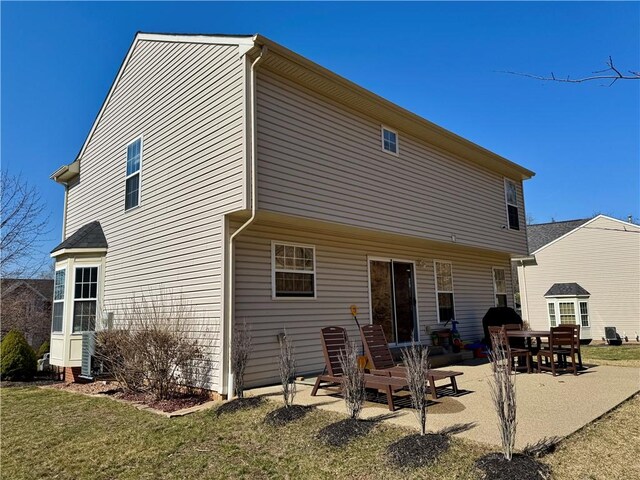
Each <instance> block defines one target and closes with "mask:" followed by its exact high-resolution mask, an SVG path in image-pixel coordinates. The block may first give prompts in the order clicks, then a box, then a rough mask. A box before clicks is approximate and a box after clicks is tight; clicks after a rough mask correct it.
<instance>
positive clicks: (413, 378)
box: [402, 342, 429, 435]
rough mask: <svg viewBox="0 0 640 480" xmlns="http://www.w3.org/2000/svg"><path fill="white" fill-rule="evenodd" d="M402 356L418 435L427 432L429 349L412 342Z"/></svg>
mask: <svg viewBox="0 0 640 480" xmlns="http://www.w3.org/2000/svg"><path fill="white" fill-rule="evenodd" d="M402 358H403V360H404V365H405V367H406V369H407V383H408V384H409V392H410V393H411V405H412V406H413V408H414V410H415V414H416V418H417V419H418V423H419V424H420V435H425V434H426V433H427V404H428V400H427V393H429V379H428V374H429V350H428V349H427V348H426V347H421V346H419V345H416V343H415V342H413V343H412V345H411V348H405V349H404V350H403V351H402Z"/></svg>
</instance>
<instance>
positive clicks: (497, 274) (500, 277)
mask: <svg viewBox="0 0 640 480" xmlns="http://www.w3.org/2000/svg"><path fill="white" fill-rule="evenodd" d="M493 292H494V294H495V297H496V302H495V303H496V307H506V306H507V279H506V275H505V271H504V268H494V269H493Z"/></svg>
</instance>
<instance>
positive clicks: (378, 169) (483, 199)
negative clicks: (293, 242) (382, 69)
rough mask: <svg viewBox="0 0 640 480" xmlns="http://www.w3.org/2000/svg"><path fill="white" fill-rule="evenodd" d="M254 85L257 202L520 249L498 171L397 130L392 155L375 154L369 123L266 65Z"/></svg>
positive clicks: (377, 132) (521, 240) (376, 139)
mask: <svg viewBox="0 0 640 480" xmlns="http://www.w3.org/2000/svg"><path fill="white" fill-rule="evenodd" d="M257 92H258V158H259V165H258V174H259V192H258V205H259V208H260V209H264V210H269V211H274V212H280V213H285V214H290V215H299V216H302V217H306V218H313V219H318V220H324V221H330V222H338V223H342V224H346V225H352V226H357V227H362V228H369V229H374V230H381V231H387V232H392V233H400V234H404V235H413V236H417V237H421V238H425V239H430V240H436V241H444V242H450V241H451V236H452V235H455V237H456V241H457V243H458V244H463V245H470V246H477V247H481V248H488V249H492V250H500V251H504V252H509V253H513V254H522V255H524V254H526V253H527V245H526V233H525V228H526V227H525V211H524V204H523V197H522V184H521V182H519V181H516V184H517V185H518V197H519V198H518V203H519V217H520V226H521V230H519V231H516V230H509V229H508V228H503V226H504V225H507V214H506V205H505V193H504V177H503V176H501V175H499V174H497V173H495V172H492V171H490V170H488V169H484V168H483V167H481V166H478V165H477V164H473V163H471V162H469V161H466V160H464V159H460V158H457V157H454V156H452V155H450V154H448V153H445V152H443V151H440V150H437V149H436V148H434V147H431V146H429V145H427V144H425V143H423V142H422V141H420V140H418V139H416V138H413V137H410V136H409V135H405V134H403V132H401V131H400V132H398V135H399V155H398V156H396V155H393V154H390V153H388V152H385V151H382V148H381V124H380V122H379V121H377V120H376V119H374V118H368V117H365V116H363V115H361V114H359V113H356V112H355V111H353V110H350V109H348V108H346V107H344V106H342V105H339V104H337V103H335V102H333V101H331V100H328V99H326V98H324V97H320V96H318V95H317V94H314V93H313V92H312V91H310V90H307V89H305V88H303V87H301V86H300V85H298V84H296V83H293V82H291V81H289V80H285V79H283V78H281V77H279V76H277V75H276V74H274V73H271V72H270V71H268V70H259V74H258V88H257ZM387 127H389V128H392V129H393V128H394V125H387Z"/></svg>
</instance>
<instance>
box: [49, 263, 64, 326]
mask: <svg viewBox="0 0 640 480" xmlns="http://www.w3.org/2000/svg"><path fill="white" fill-rule="evenodd" d="M66 273H67V271H66V270H65V269H62V270H56V275H55V278H54V280H53V321H52V322H51V331H52V332H54V333H59V332H62V324H63V319H64V286H65V278H66Z"/></svg>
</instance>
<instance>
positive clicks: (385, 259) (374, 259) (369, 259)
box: [367, 255, 423, 347]
mask: <svg viewBox="0 0 640 480" xmlns="http://www.w3.org/2000/svg"><path fill="white" fill-rule="evenodd" d="M371 262H398V263H410V264H412V265H413V291H414V292H413V294H414V295H415V313H416V329H417V330H418V339H417V340H416V342H417V343H421V342H422V340H423V339H422V332H421V331H420V311H419V307H418V306H419V305H420V302H419V300H418V272H417V271H416V262H415V260H405V259H402V258H391V257H375V256H370V255H367V287H368V289H369V325H373V302H372V298H371ZM389 340H393V339H387V341H389ZM389 345H392V346H394V347H403V346H408V345H411V342H404V343H394V342H391V341H389Z"/></svg>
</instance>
